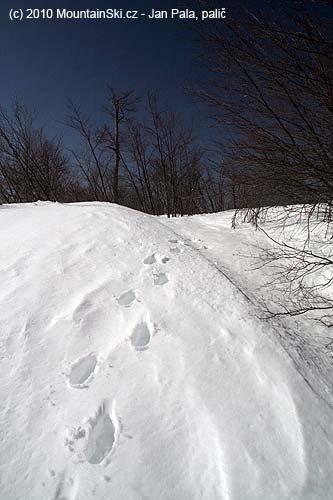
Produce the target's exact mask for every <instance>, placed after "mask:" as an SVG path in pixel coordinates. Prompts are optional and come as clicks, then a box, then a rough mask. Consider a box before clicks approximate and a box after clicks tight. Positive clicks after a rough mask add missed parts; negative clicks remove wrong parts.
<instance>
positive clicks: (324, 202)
mask: <svg viewBox="0 0 333 500" xmlns="http://www.w3.org/2000/svg"><path fill="white" fill-rule="evenodd" d="M201 3H205V4H207V3H208V2H201ZM319 3H320V2H306V1H299V2H286V5H287V7H289V9H288V11H287V15H286V16H285V17H283V15H281V13H279V12H277V11H276V9H274V6H273V10H272V11H271V12H267V11H265V15H260V13H259V12H256V13H255V14H252V13H249V12H245V13H244V15H243V17H242V18H241V19H240V20H239V21H235V20H232V19H230V20H228V21H227V22H226V23H223V24H217V23H209V24H207V23H203V24H202V25H201V28H200V30H201V32H200V36H201V46H202V47H203V56H204V61H205V64H206V65H207V66H208V69H209V70H210V76H209V78H207V81H206V82H203V83H202V84H201V86H200V88H199V89H198V90H197V95H199V96H200V98H201V99H203V100H204V101H205V102H206V103H208V105H209V106H210V107H211V109H212V113H213V116H214V119H215V123H216V124H217V126H218V127H219V128H220V130H221V136H222V137H226V138H227V139H226V140H224V141H223V140H222V141H221V143H222V149H223V157H222V161H221V165H223V168H224V172H227V175H226V182H227V184H228V186H229V190H230V192H229V196H231V198H232V200H233V204H234V206H235V207H236V208H238V209H241V211H240V212H239V213H238V214H236V217H235V218H234V223H236V221H237V220H245V221H250V222H252V223H254V224H255V225H256V226H258V227H262V224H263V222H264V221H265V218H266V216H267V207H272V206H274V205H284V206H285V207H286V208H285V210H283V211H282V213H283V216H284V217H285V219H286V218H288V219H290V220H291V222H290V223H295V224H296V225H297V227H299V228H300V231H302V234H303V236H304V240H303V243H302V245H296V244H295V245H294V244H292V243H291V244H290V243H288V242H286V241H285V240H284V239H283V238H282V239H279V240H276V241H275V242H273V241H272V243H274V245H275V250H274V251H272V250H269V253H268V254H266V257H265V258H264V262H268V263H270V264H272V263H273V262H274V264H276V265H277V266H278V269H279V270H280V274H279V273H278V275H277V280H278V281H279V283H280V284H284V287H285V288H284V289H285V291H286V292H287V296H288V300H287V303H288V305H286V306H285V307H286V311H284V312H288V313H289V314H294V313H295V314H297V313H301V312H306V311H310V310H312V311H313V310H317V311H321V310H328V309H329V308H331V306H332V303H331V302H330V299H329V294H327V290H328V289H329V286H330V285H331V273H332V271H330V269H332V267H330V266H331V265H332V261H331V258H330V256H329V255H330V252H331V243H332V231H331V225H330V224H331V213H332V200H333V165H332V158H333V148H332V139H331V138H332V136H333V87H332V82H333V74H332V68H333V66H332V61H333V42H332V38H331V33H332V23H331V21H330V20H329V18H328V17H327V16H326V15H325V12H324V11H323V10H322V9H320V8H318V5H317V4H319ZM295 204H298V212H299V213H300V217H299V220H298V221H296V222H295V210H294V208H293V207H292V206H291V205H295ZM276 213H278V211H277V212H276ZM273 214H274V212H272V215H273ZM278 217H279V220H277V221H276V222H279V223H281V220H280V218H281V211H280V212H279V216H278ZM318 224H319V225H326V227H324V228H322V230H321V231H320V232H318ZM304 227H306V228H307V229H306V232H304ZM314 228H316V229H314ZM314 231H315V233H314ZM312 234H316V240H317V239H318V238H319V239H320V243H321V244H320V245H318V244H317V243H318V241H315V242H313V245H312V242H311V235H312ZM269 236H270V237H271V238H273V237H272V235H269ZM273 239H274V238H273ZM324 270H325V276H326V278H323V272H324ZM287 283H289V285H290V284H292V286H289V287H288V286H287Z"/></svg>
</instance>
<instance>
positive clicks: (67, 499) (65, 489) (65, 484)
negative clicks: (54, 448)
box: [53, 472, 77, 500]
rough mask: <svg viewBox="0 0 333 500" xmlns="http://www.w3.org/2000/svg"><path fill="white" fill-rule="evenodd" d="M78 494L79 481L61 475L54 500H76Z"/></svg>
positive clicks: (63, 474)
mask: <svg viewBox="0 0 333 500" xmlns="http://www.w3.org/2000/svg"><path fill="white" fill-rule="evenodd" d="M76 494H77V481H76V480H75V479H73V478H72V477H66V475H65V473H64V472H63V473H62V474H61V479H60V482H59V484H58V487H57V489H56V492H55V496H54V497H53V499H54V500H75V498H76Z"/></svg>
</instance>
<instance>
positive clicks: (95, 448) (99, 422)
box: [85, 400, 116, 464]
mask: <svg viewBox="0 0 333 500" xmlns="http://www.w3.org/2000/svg"><path fill="white" fill-rule="evenodd" d="M110 411H111V404H110V401H109V400H104V401H103V403H102V404H101V406H100V407H99V409H98V412H97V414H96V416H95V417H94V418H92V419H91V420H90V430H89V437H88V443H87V447H86V451H85V455H86V458H87V460H88V462H89V463H90V464H100V463H101V462H102V461H103V460H104V458H105V457H106V456H107V455H108V454H109V453H110V452H111V450H112V448H113V446H114V443H115V440H116V428H115V425H114V422H113V421H112V417H111V414H110Z"/></svg>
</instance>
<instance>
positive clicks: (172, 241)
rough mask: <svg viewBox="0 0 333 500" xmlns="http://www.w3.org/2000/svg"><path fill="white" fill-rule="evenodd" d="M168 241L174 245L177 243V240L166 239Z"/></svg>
mask: <svg viewBox="0 0 333 500" xmlns="http://www.w3.org/2000/svg"><path fill="white" fill-rule="evenodd" d="M168 242H169V243H173V244H174V245H176V244H177V243H179V240H168Z"/></svg>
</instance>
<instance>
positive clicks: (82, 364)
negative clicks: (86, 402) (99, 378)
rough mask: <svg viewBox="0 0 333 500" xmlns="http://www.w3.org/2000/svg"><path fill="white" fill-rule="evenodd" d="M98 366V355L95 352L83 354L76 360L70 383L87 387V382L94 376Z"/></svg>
mask: <svg viewBox="0 0 333 500" xmlns="http://www.w3.org/2000/svg"><path fill="white" fill-rule="evenodd" d="M96 366H97V357H96V355H95V354H94V353H92V352H91V353H90V354H88V355H87V356H83V357H82V358H80V359H79V360H78V361H76V362H75V363H74V364H73V366H72V368H71V371H70V374H69V383H70V384H71V386H72V387H75V388H82V387H86V385H85V384H86V382H88V380H89V379H90V378H91V377H92V375H93V373H94V371H95V369H96Z"/></svg>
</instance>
